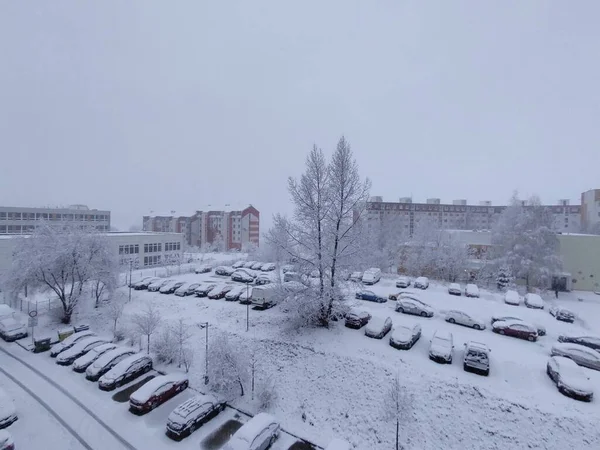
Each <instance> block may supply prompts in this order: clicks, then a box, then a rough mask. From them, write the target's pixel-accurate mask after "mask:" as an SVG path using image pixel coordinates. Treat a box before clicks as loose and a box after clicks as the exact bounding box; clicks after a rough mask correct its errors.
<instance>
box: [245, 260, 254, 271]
mask: <svg viewBox="0 0 600 450" xmlns="http://www.w3.org/2000/svg"><path fill="white" fill-rule="evenodd" d="M254 264H256V261H246V262H245V263H244V265H243V266H242V267H244V268H245V269H250V268H251V267H252V266H253V265H254Z"/></svg>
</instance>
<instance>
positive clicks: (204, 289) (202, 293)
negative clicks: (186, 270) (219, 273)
mask: <svg viewBox="0 0 600 450" xmlns="http://www.w3.org/2000/svg"><path fill="white" fill-rule="evenodd" d="M216 286H217V283H200V286H198V287H197V288H196V289H195V290H194V294H196V295H197V296H198V297H206V296H207V295H208V294H209V292H210V291H211V290H212V289H214V288H215V287H216Z"/></svg>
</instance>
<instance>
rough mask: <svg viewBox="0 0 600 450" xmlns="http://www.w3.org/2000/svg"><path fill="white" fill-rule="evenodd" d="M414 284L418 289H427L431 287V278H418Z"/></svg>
mask: <svg viewBox="0 0 600 450" xmlns="http://www.w3.org/2000/svg"><path fill="white" fill-rule="evenodd" d="M414 286H415V287H416V288H417V289H427V288H428V287H429V278H427V277H418V278H416V279H415V283H414Z"/></svg>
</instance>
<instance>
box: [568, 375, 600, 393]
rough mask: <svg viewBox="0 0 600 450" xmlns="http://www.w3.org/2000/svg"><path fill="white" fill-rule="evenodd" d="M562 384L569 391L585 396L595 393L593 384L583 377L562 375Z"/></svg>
mask: <svg viewBox="0 0 600 450" xmlns="http://www.w3.org/2000/svg"><path fill="white" fill-rule="evenodd" d="M560 382H561V383H562V384H564V385H565V387H567V388H568V389H572V390H574V391H577V392H581V393H584V394H587V393H590V392H593V388H592V384H591V383H590V381H589V380H588V379H587V378H584V377H583V375H573V374H570V373H569V374H566V373H561V374H560Z"/></svg>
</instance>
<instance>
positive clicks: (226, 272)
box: [215, 266, 235, 277]
mask: <svg viewBox="0 0 600 450" xmlns="http://www.w3.org/2000/svg"><path fill="white" fill-rule="evenodd" d="M234 272H235V269H234V268H233V267H227V266H219V267H217V268H216V269H215V275H221V276H224V277H228V276H231V275H232V274H233V273H234Z"/></svg>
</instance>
